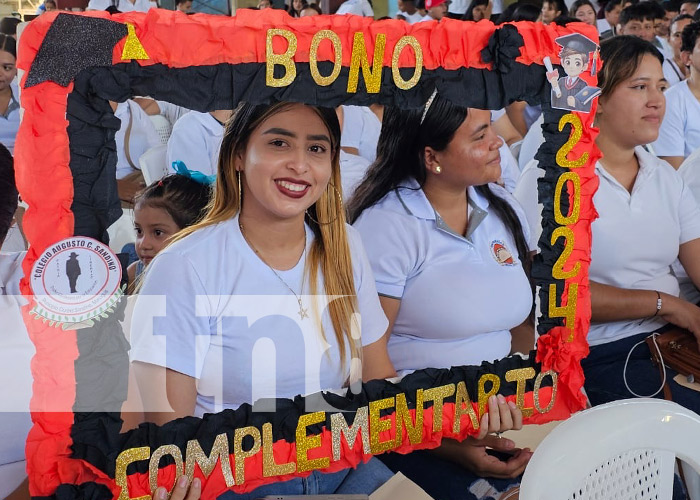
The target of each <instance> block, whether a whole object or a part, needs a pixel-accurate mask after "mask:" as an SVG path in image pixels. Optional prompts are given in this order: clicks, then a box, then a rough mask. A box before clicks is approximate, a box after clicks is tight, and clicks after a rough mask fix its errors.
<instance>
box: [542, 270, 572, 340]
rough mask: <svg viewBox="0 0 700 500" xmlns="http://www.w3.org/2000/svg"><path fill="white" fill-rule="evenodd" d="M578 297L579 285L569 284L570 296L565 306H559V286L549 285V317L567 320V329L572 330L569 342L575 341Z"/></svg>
mask: <svg viewBox="0 0 700 500" xmlns="http://www.w3.org/2000/svg"><path fill="white" fill-rule="evenodd" d="M577 296H578V283H569V294H568V296H567V297H568V298H567V304H566V305H565V306H557V285H556V284H554V283H550V285H549V317H550V318H565V320H566V327H567V328H568V329H569V330H571V334H570V335H569V338H568V340H567V342H571V341H572V340H574V322H575V320H576V298H577Z"/></svg>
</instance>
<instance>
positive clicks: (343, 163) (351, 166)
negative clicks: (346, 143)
mask: <svg viewBox="0 0 700 500" xmlns="http://www.w3.org/2000/svg"><path fill="white" fill-rule="evenodd" d="M370 165H371V163H370V162H369V160H367V159H366V158H363V157H361V156H357V155H354V154H350V153H346V152H345V151H343V150H342V149H341V150H340V182H341V183H342V185H343V201H344V202H346V201H348V200H349V199H350V198H352V195H353V194H354V193H355V189H357V186H359V185H360V182H362V179H364V177H365V174H366V173H367V169H368V168H369V166H370Z"/></svg>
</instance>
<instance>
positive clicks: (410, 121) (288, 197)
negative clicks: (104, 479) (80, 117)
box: [0, 0, 700, 500]
mask: <svg viewBox="0 0 700 500" xmlns="http://www.w3.org/2000/svg"><path fill="white" fill-rule="evenodd" d="M52 4H53V5H52ZM44 5H45V10H47V11H49V10H52V9H54V8H55V3H53V2H52V0H46V2H45V4H44ZM154 6H155V3H154V2H149V1H147V0H144V1H143V2H142V1H141V0H135V1H132V0H118V2H116V3H115V2H114V1H112V3H111V4H109V5H108V4H105V3H104V0H91V2H90V7H89V8H93V9H98V10H110V9H111V10H112V11H115V10H119V11H131V10H147V9H149V8H152V7H154ZM191 7H192V2H191V1H190V0H185V1H179V2H178V9H180V10H182V11H183V12H185V13H186V12H188V11H189V10H190V9H191ZM256 8H257V9H265V8H271V3H270V1H269V0H260V2H259V4H258V6H257V7H256ZM398 8H399V13H398V14H397V16H396V18H397V19H400V20H403V21H405V22H408V23H411V24H413V23H417V22H422V21H430V20H438V21H439V20H440V19H442V18H445V17H449V18H455V19H463V20H465V21H477V22H478V21H481V20H484V19H486V20H488V19H490V20H493V21H495V22H497V23H503V22H508V21H531V22H541V23H545V24H547V23H557V24H561V25H565V24H567V23H569V22H576V21H580V22H584V23H587V24H590V25H593V26H595V27H596V29H597V31H598V33H599V35H600V39H601V40H602V42H601V44H600V56H601V58H602V60H603V61H604V65H603V67H602V69H601V70H600V72H599V73H598V81H599V86H600V89H601V94H600V97H599V100H598V105H597V109H596V116H595V125H596V126H597V127H598V129H599V135H598V138H597V145H598V147H599V149H600V150H601V152H602V153H603V158H602V159H601V160H600V161H599V162H598V163H597V164H596V167H595V168H596V173H597V175H598V178H599V180H600V187H599V189H598V191H597V192H596V194H595V197H594V204H595V207H596V210H597V212H598V214H599V218H598V219H597V220H595V221H594V222H593V224H592V249H591V266H590V271H589V275H590V280H591V286H590V292H591V305H592V324H591V328H590V331H589V332H588V343H589V345H590V346H591V349H590V354H589V356H588V357H587V358H586V359H585V360H584V361H583V363H582V366H583V369H584V373H585V376H586V382H585V392H586V394H587V396H588V398H589V400H590V403H591V404H592V405H598V404H601V403H605V402H608V401H613V400H618V399H625V398H629V397H634V396H638V395H642V396H651V395H653V394H655V391H656V393H658V392H659V391H658V389H659V388H660V386H661V384H662V378H661V376H660V375H659V372H658V369H657V368H656V367H655V366H654V365H652V362H651V360H650V358H651V356H650V351H649V349H648V347H647V345H646V344H645V343H644V338H645V337H647V336H648V335H650V334H651V333H653V332H658V331H663V330H664V329H667V328H669V327H672V326H678V327H682V328H686V329H688V330H690V331H692V332H693V333H694V334H695V335H696V336H698V337H700V307H698V305H696V304H697V303H698V299H700V292H698V290H697V288H698V287H700V208H699V206H698V202H697V200H698V199H700V180H699V179H700V175H698V172H700V170H699V169H700V164H699V163H700V162H699V161H698V157H700V154H697V153H696V152H697V151H698V150H700V22H698V21H699V20H700V11H697V8H698V3H697V2H692V1H688V2H682V3H680V2H676V1H675V0H669V1H665V2H663V3H657V2H655V1H648V0H645V1H641V2H640V1H633V0H608V2H599V1H596V0H575V1H574V2H572V3H570V4H569V3H567V2H564V0H544V2H543V3H542V4H541V5H537V4H534V3H529V0H528V1H526V0H520V1H518V2H515V3H511V4H509V5H506V4H505V3H501V2H500V1H498V0H472V1H471V3H467V2H466V1H464V0H454V1H452V2H449V1H446V0H399V2H398ZM288 11H289V13H290V15H292V16H294V17H302V16H307V15H317V14H320V13H321V9H320V8H319V6H318V5H317V4H315V3H307V2H306V0H292V1H291V3H290V5H289V6H288ZM337 13H338V14H355V15H362V16H373V15H374V13H373V8H372V5H371V3H370V1H369V0H347V1H346V2H344V3H343V4H341V5H340V7H339V8H338V11H337ZM9 24H12V23H9ZM465 26H467V25H465ZM3 28H4V23H0V31H2V30H3ZM5 28H6V27H5ZM14 29H16V24H15V26H14ZM466 29H468V27H467V28H466ZM8 31H12V28H8ZM15 62H16V44H15V36H14V34H13V33H7V34H0V143H2V144H3V145H4V148H0V188H2V192H0V244H3V251H4V252H8V253H3V254H2V255H0V292H2V295H4V296H12V295H15V294H17V293H18V282H19V279H20V277H21V269H20V267H19V264H18V263H19V262H20V261H21V259H22V257H23V255H24V254H23V251H24V250H25V240H24V238H23V235H22V231H21V221H22V219H21V216H22V207H21V206H20V207H18V193H17V190H16V187H15V184H14V171H13V166H12V152H13V148H14V136H15V134H16V131H17V126H18V124H19V101H18V92H17V83H16V71H17V70H16V66H15ZM586 64H587V58H586ZM111 104H112V109H113V112H114V114H115V116H117V117H118V118H119V119H120V121H121V128H120V130H119V132H118V133H117V134H116V138H115V141H116V148H117V168H116V177H117V181H118V182H117V186H118V190H119V196H120V199H121V200H122V201H123V203H124V207H125V208H130V209H133V212H130V213H133V215H132V217H133V226H134V230H135V235H134V237H133V248H131V249H130V248H129V247H128V246H127V247H126V248H125V249H124V251H125V252H129V251H131V253H132V256H131V259H130V266H129V269H128V277H129V281H130V284H129V292H130V294H131V295H132V297H133V299H134V301H135V307H134V311H133V316H132V317H131V320H130V325H131V329H130V332H129V333H128V335H130V338H129V340H130V343H131V353H130V356H131V360H132V373H131V375H132V378H133V381H134V382H135V384H134V387H133V388H132V389H133V391H131V390H130V397H131V396H132V395H135V397H136V401H128V402H127V404H128V408H129V412H128V415H127V414H126V413H125V416H124V421H125V426H124V428H125V429H127V428H129V427H131V426H135V425H137V424H138V423H140V422H142V421H148V422H155V423H158V424H163V423H166V422H168V421H171V420H173V419H176V418H179V417H184V416H192V415H193V416H202V415H204V414H206V413H211V412H218V411H221V410H222V409H226V408H234V409H235V408H237V407H239V406H240V405H241V404H244V403H249V404H254V403H255V404H262V405H263V406H264V401H265V400H269V399H270V398H291V397H294V396H296V395H298V394H310V393H313V392H316V391H318V390H336V389H341V388H343V387H349V386H351V385H352V384H355V383H358V382H360V381H365V382H367V381H370V380H374V379H387V378H393V377H397V376H398V377H400V376H404V375H406V374H408V373H411V372H413V371H416V370H421V369H425V368H450V367H452V366H460V365H479V364H480V363H482V362H484V361H493V360H496V359H501V358H504V357H507V356H509V355H527V354H528V353H529V352H530V350H531V349H533V348H534V346H535V341H536V335H535V332H536V325H535V323H536V317H535V316H536V315H535V313H534V311H535V305H534V302H535V301H534V290H533V285H532V276H531V263H532V259H533V256H534V255H535V254H536V253H537V251H538V248H537V242H538V240H539V238H540V234H541V220H540V219H541V215H540V214H541V205H540V204H539V202H538V189H537V182H538V179H539V178H540V177H541V176H542V174H543V171H542V170H541V169H539V168H538V162H537V160H536V159H535V153H536V151H537V149H538V148H539V146H540V145H541V144H542V143H543V142H544V139H543V136H542V130H541V124H542V119H543V118H542V109H541V107H540V106H531V105H529V104H527V103H525V102H514V103H512V104H510V105H509V106H507V107H506V108H505V109H502V110H493V111H487V110H479V109H472V108H469V109H467V108H464V107H460V106H457V105H455V104H453V103H451V102H450V101H448V100H447V99H445V98H443V96H441V95H440V94H439V93H437V92H435V93H434V94H433V95H432V96H431V98H430V100H429V101H428V102H427V103H426V104H425V105H424V106H423V107H422V108H418V109H402V108H399V107H384V106H379V105H372V106H370V107H358V106H341V107H338V108H337V109H327V108H323V107H315V106H308V105H304V104H299V103H296V104H293V103H284V102H282V103H275V104H271V105H252V104H249V103H242V104H241V105H239V106H238V107H237V108H236V109H235V110H212V111H209V112H206V113H201V112H197V111H190V110H187V109H183V108H180V107H177V106H174V105H172V104H169V103H167V102H164V101H156V100H154V99H150V98H148V97H144V96H141V97H133V98H132V99H129V100H127V101H125V102H123V103H116V102H114V103H111ZM153 117H160V119H161V120H163V119H164V120H165V121H166V122H167V123H168V124H169V129H168V130H169V131H170V129H172V131H171V133H169V134H168V135H169V137H166V138H163V137H161V135H160V134H159V130H158V129H157V126H156V125H155V122H154V120H153ZM153 148H161V149H164V153H163V157H161V161H162V162H164V165H162V166H163V170H164V171H165V170H169V171H170V173H169V174H168V175H165V176H164V177H162V178H160V179H158V180H155V182H153V183H152V184H150V185H148V186H146V185H145V181H144V179H143V175H142V172H141V168H142V163H141V162H140V161H139V160H140V158H141V157H142V156H143V155H145V153H146V152H148V151H149V150H152V149H153ZM130 216H131V215H130ZM3 242H4V243H3ZM152 297H165V298H166V303H167V304H168V313H167V315H165V317H162V318H159V319H158V321H156V322H154V321H153V318H152V316H153V305H152V304H153V302H151V300H150V298H152ZM195 297H207V300H205V301H203V302H202V301H198V302H197V303H196V304H195V302H196V301H195V299H194V298H195ZM327 297H333V299H332V300H330V299H327ZM2 304H4V302H3V303H2ZM2 310H3V314H9V313H6V312H5V311H6V310H8V309H7V308H4V309H2ZM241 318H243V319H242V320H241ZM20 321H21V320H20ZM25 335H26V334H25ZM8 353H10V351H7V352H5V354H7V355H8V356H12V357H14V358H15V359H19V358H18V357H17V355H16V354H12V353H10V354H8ZM166 353H167V355H166ZM0 355H2V353H0ZM269 366H273V367H274V369H272V370H269V369H267V367H269ZM261 367H266V369H262V368H261ZM309 367H311V368H309ZM309 370H311V372H313V373H310V372H309ZM25 371H27V372H28V366H27V367H25ZM674 375H675V373H674V372H672V371H671V370H668V373H667V377H666V379H667V380H668V382H669V384H670V386H671V389H672V392H673V395H674V400H675V401H677V402H679V403H681V404H683V405H684V406H686V407H687V408H690V409H692V410H694V411H695V412H700V394H698V392H697V390H694V389H692V388H688V387H685V386H681V385H679V384H677V383H676V382H675V381H674ZM222 380H225V381H226V383H223V385H222ZM172 388H176V390H172ZM154 401H165V402H166V403H167V404H165V405H164V406H158V405H155V406H154V405H153V404H152V403H153V402H154ZM260 401H262V402H263V403H259V402H260ZM265 408H267V407H264V408H262V410H263V411H264V409H265ZM488 410H489V411H488V412H487V413H485V414H484V415H483V419H482V421H481V423H480V424H481V425H480V434H479V435H478V436H475V437H470V438H468V439H466V440H464V441H463V442H457V441H452V440H444V442H443V444H442V445H441V446H440V448H438V449H437V450H430V451H420V452H414V453H412V454H410V455H398V454H392V453H387V454H384V455H381V456H379V457H378V458H374V459H372V460H370V461H369V462H367V463H366V464H363V465H361V466H360V467H358V468H357V469H353V470H345V471H341V472H337V473H333V474H322V473H319V472H314V473H313V474H312V478H313V480H302V479H293V480H290V481H285V482H281V483H273V484H271V485H268V486H264V487H261V488H259V489H257V490H255V491H253V492H252V493H250V494H247V495H234V494H233V493H229V494H226V495H225V497H226V498H231V499H233V498H258V497H262V496H265V495H273V494H274V495H281V494H313V493H317V494H328V493H366V494H369V493H371V492H372V491H374V490H375V489H376V488H377V487H378V486H380V485H381V484H383V483H384V482H385V481H386V480H388V478H389V477H391V475H392V473H393V472H397V471H400V472H403V473H404V474H405V475H406V476H407V477H409V478H410V479H411V480H413V481H414V482H415V483H417V484H418V485H420V486H421V487H422V488H423V489H424V490H425V491H426V492H428V493H429V494H430V495H431V496H433V497H434V498H435V499H462V498H463V499H470V500H471V499H496V500H500V499H506V498H517V489H518V483H519V477H520V475H521V474H522V472H523V471H524V470H525V468H526V467H527V463H528V460H529V458H530V457H531V455H532V452H531V451H530V450H528V449H519V448H517V447H516V446H515V443H514V442H513V441H512V440H510V439H507V438H504V437H501V436H500V433H501V432H503V431H506V430H518V429H520V428H521V427H522V421H523V415H522V413H521V411H520V409H518V408H517V407H516V406H515V405H514V404H513V403H512V402H511V403H509V402H507V401H506V400H505V399H504V398H503V397H502V396H500V395H496V396H493V397H491V398H490V399H489V401H488ZM4 426H5V423H0V435H2V433H3V427H4ZM22 426H24V427H22ZM27 426H28V420H27V421H25V422H24V423H19V424H13V436H14V437H18V436H19V438H20V439H22V432H21V429H22V428H27ZM18 429H19V430H20V432H17V430H18ZM25 435H26V434H25ZM15 441H16V439H15ZM15 448H17V447H16V446H15ZM21 459H22V453H21V450H20V451H19V452H18V450H17V449H13V450H12V451H11V452H8V453H4V452H0V493H2V486H3V485H5V484H8V485H9V484H11V482H13V481H14V485H13V486H12V487H14V486H16V484H17V483H18V482H20V481H21V480H22V477H21V476H20V477H19V479H18V476H17V472H16V469H12V470H13V472H11V473H9V472H5V474H6V478H7V481H5V480H4V478H5V476H3V473H4V472H3V471H8V470H9V469H7V468H6V467H5V465H2V464H11V463H12V462H18V461H21ZM8 474H13V475H12V476H9V475H8ZM186 490H187V481H186V480H185V481H184V482H183V483H182V484H181V486H179V487H178V489H177V490H176V493H175V494H174V495H179V496H180V498H184V496H185V495H189V496H187V499H188V500H195V498H196V497H197V496H198V494H199V490H200V483H199V482H198V481H197V482H193V483H192V484H191V487H190V492H189V493H186ZM163 493H164V491H158V492H157V494H156V496H158V498H164V496H163V497H161V496H160V495H161V494H163ZM13 495H15V496H14V497H11V498H17V499H19V498H26V495H27V493H26V481H25V483H24V486H21V487H20V488H19V489H18V490H17V491H15V493H14V494H13ZM683 495H684V493H683V487H682V486H681V485H680V484H677V485H676V488H675V489H674V498H684V497H683ZM173 498H176V497H175V496H173Z"/></svg>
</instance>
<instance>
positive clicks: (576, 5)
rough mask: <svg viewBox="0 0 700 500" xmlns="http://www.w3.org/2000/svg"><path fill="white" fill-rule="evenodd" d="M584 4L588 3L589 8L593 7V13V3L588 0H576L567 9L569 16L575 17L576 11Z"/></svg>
mask: <svg viewBox="0 0 700 500" xmlns="http://www.w3.org/2000/svg"><path fill="white" fill-rule="evenodd" d="M584 5H588V6H589V7H590V8H591V9H593V13H594V14H595V7H593V4H592V3H591V1H590V0H576V1H575V2H574V3H572V4H571V8H570V9H569V15H570V16H571V17H576V11H577V10H579V9H580V8H581V7H583V6H584ZM562 14H563V12H562Z"/></svg>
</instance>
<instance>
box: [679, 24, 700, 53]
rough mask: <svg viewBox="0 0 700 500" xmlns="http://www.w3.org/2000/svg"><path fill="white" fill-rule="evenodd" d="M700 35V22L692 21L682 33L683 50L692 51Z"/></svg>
mask: <svg viewBox="0 0 700 500" xmlns="http://www.w3.org/2000/svg"><path fill="white" fill-rule="evenodd" d="M698 37H700V23H699V22H697V21H696V22H692V23H690V24H689V25H688V26H686V27H685V28H683V33H682V34H681V51H684V52H692V51H693V50H694V49H695V44H696V43H697V41H698Z"/></svg>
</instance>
